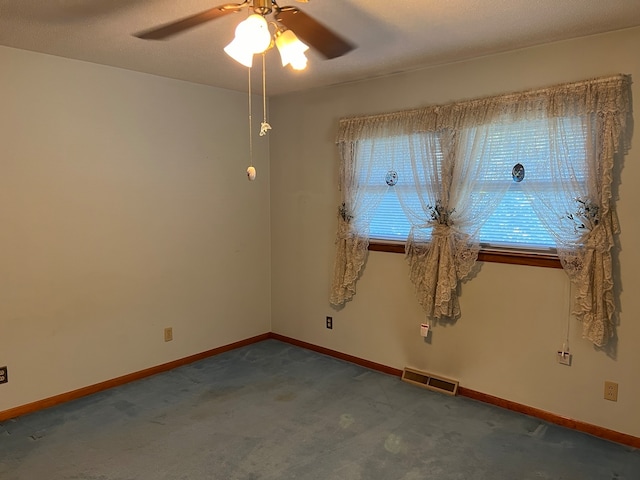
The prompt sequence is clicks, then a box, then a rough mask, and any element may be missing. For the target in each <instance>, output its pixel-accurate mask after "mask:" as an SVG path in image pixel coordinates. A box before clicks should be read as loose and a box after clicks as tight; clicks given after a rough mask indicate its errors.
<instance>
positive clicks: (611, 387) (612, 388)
mask: <svg viewBox="0 0 640 480" xmlns="http://www.w3.org/2000/svg"><path fill="white" fill-rule="evenodd" d="M604 399H605V400H611V401H612V402H617V401H618V384H617V383H616V382H609V381H606V382H604Z"/></svg>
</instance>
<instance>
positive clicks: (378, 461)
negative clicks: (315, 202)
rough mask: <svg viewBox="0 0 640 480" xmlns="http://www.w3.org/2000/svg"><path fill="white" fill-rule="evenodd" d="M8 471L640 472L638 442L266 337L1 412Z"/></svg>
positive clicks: (574, 477)
mask: <svg viewBox="0 0 640 480" xmlns="http://www.w3.org/2000/svg"><path fill="white" fill-rule="evenodd" d="M0 479H2V480H63V479H65V480H177V479H181V480H182V479H184V480H186V479H189V480H204V479H207V480H211V479H215V480H217V479H220V480H236V479H237V480H240V479H242V480H250V479H265V480H266V479H268V480H285V479H298V480H307V479H318V480H333V479H335V480H338V479H340V480H350V479H362V480H391V479H398V480H423V479H438V480H449V479H456V480H502V479H504V480H528V479H555V480H560V479H562V480H590V479H594V480H638V479H640V450H636V449H633V448H630V447H625V446H622V445H618V444H615V443H611V442H608V441H605V440H601V439H598V438H595V437H592V436H589V435H586V434H582V433H579V432H575V431H571V430H568V429H564V428H562V427H558V426H555V425H552V424H548V423H545V422H542V421H540V420H537V419H535V418H531V417H527V416H523V415H520V414H517V413H514V412H510V411H507V410H503V409H500V408H497V407H493V406H490V405H485V404H483V403H480V402H475V401H473V400H470V399H467V398H462V397H449V396H447V395H443V394H440V393H435V392H431V391H428V390H425V389H422V388H419V387H415V386H412V385H409V384H406V383H404V382H402V381H400V379H398V378H397V377H393V376H388V375H385V374H382V373H378V372H375V371H371V370H368V369H365V368H362V367H359V366H357V365H353V364H350V363H346V362H343V361H340V360H336V359H334V358H330V357H326V356H324V355H320V354H317V353H315V352H311V351H308V350H304V349H300V348H297V347H293V346H291V345H288V344H285V343H281V342H278V341H276V340H268V341H264V342H260V343H257V344H254V345H250V346H248V347H244V348H241V349H238V350H234V351H232V352H227V353H224V354H222V355H219V356H216V357H212V358H209V359H206V360H203V361H200V362H197V363H194V364H191V365H188V366H185V367H181V368H178V369H175V370H172V371H170V372H166V373H163V374H159V375H156V376H154V377H149V378H147V379H144V380H140V381H138V382H135V383H131V384H128V385H125V386H122V387H118V388H115V389H112V390H109V391H106V392H102V393H99V394H96V395H93V396H90V397H86V398H83V399H80V400H77V401H74V402H69V403H67V404H64V405H61V406H58V407H54V408H51V409H48V410H44V411H41V412H37V413H35V414H31V415H26V416H24V417H20V418H17V419H14V420H10V421H7V422H4V423H2V424H0Z"/></svg>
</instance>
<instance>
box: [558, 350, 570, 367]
mask: <svg viewBox="0 0 640 480" xmlns="http://www.w3.org/2000/svg"><path fill="white" fill-rule="evenodd" d="M556 359H557V360H558V363H559V364H560V365H566V366H568V367H570V366H571V354H570V353H569V352H567V351H566V350H558V355H557V356H556Z"/></svg>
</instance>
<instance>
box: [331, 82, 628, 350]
mask: <svg viewBox="0 0 640 480" xmlns="http://www.w3.org/2000/svg"><path fill="white" fill-rule="evenodd" d="M630 84H631V79H630V77H629V76H624V75H618V76H613V77H607V78H599V79H594V80H588V81H584V82H579V83H572V84H564V85H559V86H555V87H551V88H545V89H539V90H532V91H526V92H521V93H515V94H508V95H501V96H497V97H490V98H483V99H477V100H470V101H464V102H458V103H453V104H447V105H438V106H429V107H425V108H421V109H416V110H408V111H402V112H396V113H391V114H383V115H376V116H367V117H357V118H346V119H342V120H341V121H340V127H339V133H338V138H337V144H338V146H339V150H340V153H341V160H342V162H341V191H342V196H343V202H344V203H343V206H345V208H346V211H348V214H347V215H346V218H345V217H344V216H341V218H340V219H339V229H338V235H337V243H338V249H337V256H336V264H335V272H336V273H335V275H334V281H333V285H332V291H331V303H332V304H334V305H340V304H343V303H344V302H345V301H347V300H348V299H350V298H351V297H352V296H353V294H354V293H355V284H356V281H357V277H358V275H359V272H360V271H361V269H362V266H363V265H364V262H365V261H366V250H367V247H368V241H369V240H368V223H367V222H368V220H367V217H368V215H370V210H369V209H370V208H375V205H376V202H377V201H378V202H379V199H378V200H375V198H377V197H375V195H374V199H373V200H370V201H368V202H364V201H363V200H362V199H361V198H359V196H358V195H359V188H358V182H357V181H355V179H356V177H357V176H358V174H357V173H356V172H357V170H358V168H361V166H358V165H356V163H357V162H358V161H359V160H358V159H360V161H364V162H365V163H366V161H367V160H366V159H367V158H370V156H369V155H363V154H362V153H363V152H362V150H359V149H362V148H363V146H364V145H368V146H369V148H371V145H373V143H372V142H373V141H374V140H383V139H384V140H385V142H384V144H385V145H390V144H391V145H393V141H394V140H395V139H398V141H401V142H405V143H407V142H408V144H409V147H408V151H409V154H408V155H402V156H401V155H397V156H393V163H394V164H395V166H394V168H400V169H401V170H402V169H403V168H405V167H404V166H402V167H400V165H401V163H402V162H409V164H410V169H411V171H412V173H413V183H414V188H413V190H414V191H413V193H412V194H411V195H409V194H408V193H407V192H408V190H406V189H398V190H397V193H398V197H399V198H400V200H401V204H402V207H403V210H404V211H405V213H406V214H407V217H408V218H409V220H410V222H411V224H412V228H411V232H410V234H409V237H408V240H407V243H406V246H405V251H406V257H407V261H408V262H409V266H410V275H411V279H412V281H413V283H414V285H415V287H416V291H417V294H418V298H419V301H420V303H421V305H422V306H423V308H424V310H425V312H426V313H427V315H428V316H429V317H430V318H443V317H456V316H458V315H459V314H460V311H459V305H458V300H457V286H458V283H459V281H460V280H462V279H463V278H465V277H466V276H467V275H468V273H469V271H470V270H471V268H472V267H473V265H474V263H475V261H476V258H477V253H478V249H479V246H478V238H477V235H478V231H479V229H480V227H481V226H482V224H483V222H484V221H485V220H486V218H487V217H488V216H489V214H490V213H491V212H492V211H493V209H494V208H495V206H496V205H497V204H498V203H499V201H500V199H501V198H502V195H504V192H505V191H506V188H508V187H509V184H508V183H506V182H505V184H504V185H503V186H502V187H495V186H486V188H484V187H483V188H480V187H481V186H479V185H478V184H477V182H481V181H482V179H483V178H486V172H487V169H491V168H496V166H495V165H493V162H492V161H491V159H492V148H493V143H492V142H493V139H494V138H495V137H496V134H497V133H498V132H499V131H500V130H504V129H509V131H513V132H517V131H518V129H519V128H525V127H526V128H528V126H530V125H531V124H532V123H534V124H537V128H543V129H544V131H545V132H547V133H546V135H548V138H549V142H548V143H549V145H548V149H547V150H546V151H545V154H548V155H549V158H550V162H549V168H548V171H546V172H535V171H528V172H527V177H528V178H535V177H536V175H547V176H548V175H553V177H554V178H555V179H557V180H558V181H554V185H560V186H559V187H558V188H555V187H554V190H553V191H551V192H545V191H541V190H539V189H537V188H536V182H535V181H532V182H523V184H522V188H523V190H524V191H525V192H526V193H527V195H528V196H529V197H530V198H531V200H532V204H533V205H534V208H535V210H536V213H537V214H538V215H539V216H540V218H541V221H542V222H543V224H544V225H545V226H546V228H548V230H549V232H551V234H552V235H553V238H555V239H556V243H557V247H558V254H559V257H560V259H561V262H562V265H563V267H564V268H565V270H566V271H567V273H568V275H569V277H570V278H571V280H572V282H573V283H574V284H575V285H576V287H577V288H576V294H575V302H574V303H575V314H576V316H577V318H578V319H580V320H581V321H582V322H583V324H584V327H585V329H584V333H585V336H587V337H588V338H589V339H590V340H591V341H592V342H593V343H595V344H596V345H603V344H604V343H606V340H607V338H608V337H609V336H610V335H611V332H612V328H613V325H612V321H613V320H612V315H613V309H614V302H613V280H612V272H611V253H610V250H611V247H612V245H613V235H614V234H615V233H617V231H618V223H617V218H616V216H615V211H614V209H613V204H612V201H611V183H612V168H613V163H614V157H615V156H616V155H617V154H623V153H624V152H626V150H627V149H628V147H629V144H630V129H629V128H628V125H630V119H631V98H630ZM574 122H579V125H580V126H579V128H580V129H581V130H582V131H584V132H585V135H586V139H587V141H586V147H585V149H584V150H585V155H586V156H587V157H588V160H587V162H586V163H587V165H588V175H587V177H586V178H587V181H586V183H585V181H582V180H581V179H579V178H578V175H577V174H575V172H573V173H572V165H571V162H569V157H568V156H567V155H566V151H567V146H568V145H567V142H569V141H572V140H571V139H569V138H568V137H567V136H566V135H565V133H564V132H565V131H566V130H567V128H568V127H569V126H570V125H571V124H573V123H574ZM540 124H542V125H543V127H540ZM573 128H575V125H573ZM516 137H517V135H516ZM519 138H524V139H526V135H521V136H520V137H519ZM390 139H391V140H390ZM386 148H390V150H391V151H393V152H395V149H394V148H395V147H386ZM526 150H527V147H526V145H524V144H523V145H522V146H519V145H517V144H515V145H514V146H513V157H512V158H513V163H514V164H515V163H517V162H518V158H524V157H522V156H523V155H525V156H526V154H527V151H526ZM372 151H373V150H372ZM367 152H368V150H367ZM381 180H383V179H381ZM380 183H381V188H380V195H383V194H384V191H386V188H388V187H387V186H386V185H385V184H384V182H383V181H381V182H380ZM479 192H482V193H479ZM416 198H418V200H417V201H416V200H415V199H416ZM365 203H366V205H365ZM551 205H553V207H551ZM596 210H597V214H595V216H594V215H593V212H594V211H596ZM585 215H586V216H587V217H589V218H590V221H591V223H589V222H583V221H580V219H581V218H583V217H585ZM361 216H362V218H360V217H361Z"/></svg>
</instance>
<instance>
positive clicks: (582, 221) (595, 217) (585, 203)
mask: <svg viewBox="0 0 640 480" xmlns="http://www.w3.org/2000/svg"><path fill="white" fill-rule="evenodd" d="M575 201H576V202H577V203H578V208H577V210H576V211H575V212H574V213H569V214H567V218H568V219H569V220H571V221H573V222H574V226H573V228H574V229H575V231H576V233H580V231H581V230H589V231H591V230H593V229H594V228H595V227H596V226H597V225H598V223H600V207H599V206H598V205H597V204H595V203H594V202H592V201H591V200H589V199H588V198H587V199H583V198H576V199H575Z"/></svg>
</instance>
